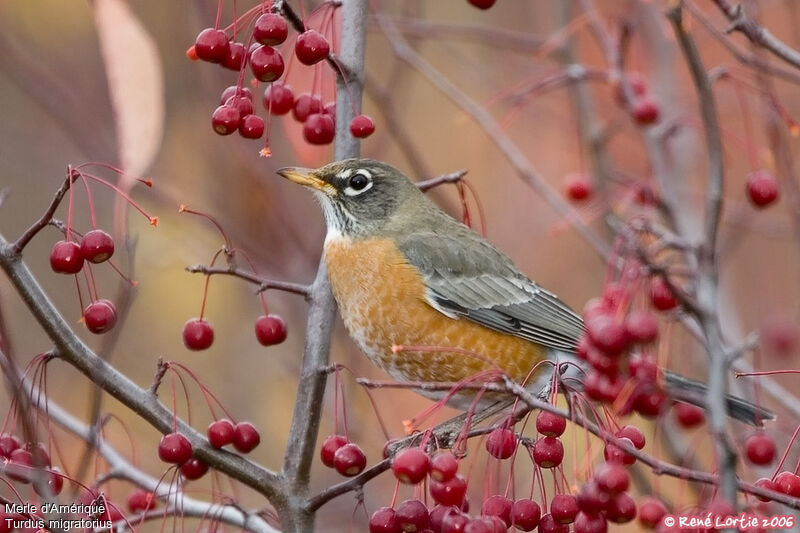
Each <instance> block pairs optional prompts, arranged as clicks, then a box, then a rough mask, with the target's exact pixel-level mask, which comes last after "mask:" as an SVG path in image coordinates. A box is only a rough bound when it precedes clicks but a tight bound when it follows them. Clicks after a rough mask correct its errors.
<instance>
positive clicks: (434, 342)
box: [324, 237, 546, 382]
mask: <svg viewBox="0 0 800 533" xmlns="http://www.w3.org/2000/svg"><path fill="white" fill-rule="evenodd" d="M324 253H325V261H326V264H327V267H328V275H329V277H330V281H331V286H332V288H333V293H334V296H335V297H336V300H337V302H338V303H339V309H340V312H341V315H342V318H343V319H344V323H345V326H346V327H347V329H348V331H349V333H350V336H351V337H352V338H353V339H354V340H355V341H356V343H358V345H359V346H360V348H361V349H362V350H363V351H364V353H365V354H366V355H367V356H368V357H369V358H370V359H372V361H373V362H375V363H376V364H377V365H378V366H380V367H381V368H383V369H384V370H385V371H386V372H388V373H389V375H391V376H392V377H393V378H394V379H396V380H399V381H453V382H457V381H461V380H463V379H465V378H468V377H471V376H474V375H475V374H477V373H478V372H481V371H483V370H489V369H498V368H499V369H502V370H503V371H505V372H506V373H508V374H509V375H510V376H511V377H513V378H514V379H516V380H518V381H521V380H523V379H525V377H526V376H527V374H528V372H529V371H530V369H531V368H532V367H533V366H534V365H535V364H536V363H537V362H538V361H540V360H541V359H543V358H544V357H545V354H546V349H545V348H543V347H541V346H539V345H536V344H533V343H531V342H528V341H526V340H524V339H520V338H518V337H514V336H512V335H507V334H504V333H499V332H496V331H493V330H490V329H488V328H485V327H483V326H481V325H479V324H476V323H474V322H471V321H469V320H467V319H453V318H450V317H448V316H446V315H444V314H442V313H441V312H439V311H437V310H436V309H434V308H433V307H431V306H430V305H429V304H428V303H427V301H426V299H425V285H424V283H423V280H422V278H421V277H420V276H419V274H418V273H417V271H416V270H415V268H414V267H413V266H411V265H410V264H409V263H408V262H407V261H406V259H405V257H404V256H403V255H402V253H400V252H399V250H397V248H396V247H395V246H394V245H392V244H391V242H390V241H387V240H380V239H365V240H357V241H354V240H350V239H347V238H344V237H337V238H332V239H328V240H327V241H326V243H325V252H324ZM396 345H403V346H436V347H440V348H444V350H441V351H440V350H437V351H402V352H398V353H394V352H393V351H392V346H396ZM446 348H460V349H465V350H469V351H471V352H475V353H476V354H478V355H474V356H473V355H469V354H464V353H460V352H453V351H447V350H446Z"/></svg>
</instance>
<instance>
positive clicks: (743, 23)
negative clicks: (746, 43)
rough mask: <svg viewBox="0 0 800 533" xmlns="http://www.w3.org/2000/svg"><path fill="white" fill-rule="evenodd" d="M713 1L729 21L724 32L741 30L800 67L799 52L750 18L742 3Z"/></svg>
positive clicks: (788, 61) (791, 63)
mask: <svg viewBox="0 0 800 533" xmlns="http://www.w3.org/2000/svg"><path fill="white" fill-rule="evenodd" d="M713 1H714V3H715V4H716V5H717V7H718V8H719V9H720V11H722V12H723V13H724V14H725V16H726V17H728V20H729V21H730V22H731V24H730V26H728V29H727V30H725V31H726V33H730V32H733V31H738V32H741V33H742V34H743V35H745V36H746V37H747V38H748V39H749V40H750V42H751V43H753V44H754V45H756V46H760V47H762V48H765V49H767V50H769V51H770V52H772V53H773V54H775V55H776V56H777V57H779V58H781V59H783V60H784V61H785V62H787V63H789V64H790V65H792V66H793V67H795V68H798V69H800V52H798V51H797V50H795V49H794V48H792V47H791V46H788V45H787V44H786V43H784V42H783V41H781V40H780V39H778V38H777V37H775V36H774V35H773V34H772V32H770V31H769V30H768V29H767V28H765V27H763V26H761V25H759V24H758V23H757V22H756V21H755V20H753V19H752V18H750V16H748V14H747V12H746V11H745V9H744V6H743V5H742V4H736V5H733V4H731V3H730V2H729V1H728V0H713Z"/></svg>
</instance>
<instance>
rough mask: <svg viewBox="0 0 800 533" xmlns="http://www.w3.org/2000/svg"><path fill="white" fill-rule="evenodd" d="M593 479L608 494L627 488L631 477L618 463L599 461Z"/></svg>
mask: <svg viewBox="0 0 800 533" xmlns="http://www.w3.org/2000/svg"><path fill="white" fill-rule="evenodd" d="M593 477H594V480H595V481H597V486H598V487H600V489H601V490H603V491H605V492H608V493H609V494H617V493H620V492H624V491H626V490H628V485H630V482H631V478H630V476H629V475H628V471H627V470H626V469H625V467H624V466H622V465H621V464H620V463H616V462H606V463H600V465H598V467H597V468H596V469H595V471H594V476H593Z"/></svg>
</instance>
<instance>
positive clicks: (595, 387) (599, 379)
mask: <svg viewBox="0 0 800 533" xmlns="http://www.w3.org/2000/svg"><path fill="white" fill-rule="evenodd" d="M624 386H625V380H623V379H620V378H619V376H609V375H606V374H603V373H601V372H588V373H587V374H586V377H585V378H584V379H583V390H584V391H585V392H586V395H587V396H588V397H589V398H592V399H593V400H597V401H598V402H608V403H611V402H613V401H614V400H616V399H617V396H618V395H619V393H620V392H621V391H622V387H624Z"/></svg>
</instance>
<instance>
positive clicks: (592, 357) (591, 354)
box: [586, 342, 619, 377]
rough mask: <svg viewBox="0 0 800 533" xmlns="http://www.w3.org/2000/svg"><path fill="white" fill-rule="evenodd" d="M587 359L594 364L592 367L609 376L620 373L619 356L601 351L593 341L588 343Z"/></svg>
mask: <svg viewBox="0 0 800 533" xmlns="http://www.w3.org/2000/svg"><path fill="white" fill-rule="evenodd" d="M586 360H587V361H588V362H589V364H590V365H592V368H594V369H595V370H597V371H598V372H602V373H603V374H606V375H607V376H610V377H614V376H616V375H617V374H619V358H618V357H617V356H616V355H615V356H611V355H608V354H606V353H605V352H601V351H600V350H598V349H597V348H596V347H594V346H593V345H592V344H591V342H589V343H588V349H587V351H586Z"/></svg>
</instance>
